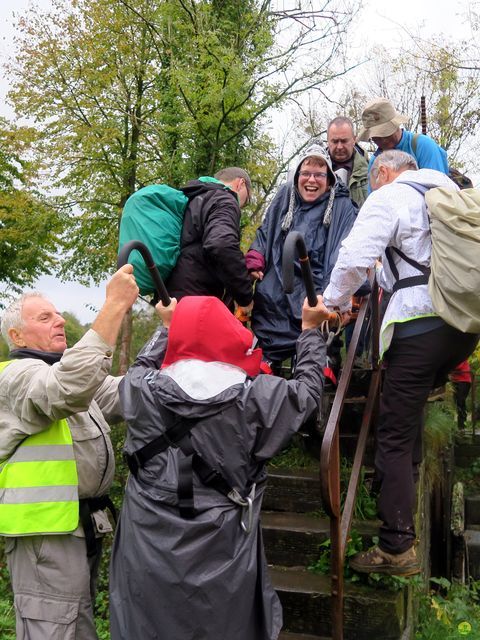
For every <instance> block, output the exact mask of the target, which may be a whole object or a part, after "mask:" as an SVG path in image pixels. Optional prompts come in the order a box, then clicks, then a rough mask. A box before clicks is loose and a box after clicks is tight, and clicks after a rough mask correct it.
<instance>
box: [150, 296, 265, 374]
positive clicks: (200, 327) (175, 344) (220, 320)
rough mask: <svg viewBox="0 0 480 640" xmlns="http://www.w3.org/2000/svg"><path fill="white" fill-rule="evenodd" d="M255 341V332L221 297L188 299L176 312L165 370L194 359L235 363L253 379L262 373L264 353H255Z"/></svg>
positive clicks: (184, 299) (170, 332)
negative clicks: (246, 325)
mask: <svg viewBox="0 0 480 640" xmlns="http://www.w3.org/2000/svg"><path fill="white" fill-rule="evenodd" d="M252 342H253V336H252V333H251V332H250V331H249V330H248V329H246V328H245V327H244V326H243V325H242V323H241V322H240V321H239V320H237V319H236V318H235V317H234V316H233V315H232V313H230V311H229V310H228V309H227V307H226V306H225V305H224V304H223V302H221V301H220V300H219V299H218V298H214V297H210V296H186V297H184V298H182V299H181V300H180V302H179V303H178V305H177V307H176V309H175V311H174V312H173V316H172V322H171V325H170V329H169V332H168V345H167V353H166V354H165V359H164V361H163V364H162V368H163V367H168V366H169V365H171V364H173V363H174V362H178V361H179V360H190V359H195V360H203V361H204V362H225V363H227V364H232V365H234V366H236V367H240V368H241V369H243V370H244V371H245V372H246V373H247V375H249V376H251V377H254V376H256V375H258V374H259V373H260V362H261V360H262V350H261V349H255V350H253V351H252Z"/></svg>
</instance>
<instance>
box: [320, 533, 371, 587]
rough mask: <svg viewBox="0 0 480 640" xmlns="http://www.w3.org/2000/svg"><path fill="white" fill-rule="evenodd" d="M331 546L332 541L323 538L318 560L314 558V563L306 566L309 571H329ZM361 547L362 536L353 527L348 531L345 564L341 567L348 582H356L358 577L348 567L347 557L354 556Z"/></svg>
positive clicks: (324, 572) (325, 572)
mask: <svg viewBox="0 0 480 640" xmlns="http://www.w3.org/2000/svg"><path fill="white" fill-rule="evenodd" d="M331 546H332V542H331V540H330V538H329V539H328V540H325V542H322V544H321V545H319V547H320V555H319V557H318V560H316V561H315V562H314V563H312V564H311V565H309V566H308V567H307V568H308V570H309V571H311V572H312V573H321V574H324V575H327V574H329V573H330V566H331V556H332V551H331ZM362 548H363V541H362V536H361V535H360V534H359V533H358V531H355V529H352V530H351V531H350V538H349V539H348V540H347V546H346V549H345V564H344V567H343V575H344V577H345V579H346V580H349V581H350V582H358V580H359V578H358V574H356V573H355V572H354V571H352V569H350V566H349V564H348V559H349V558H351V557H352V556H354V555H355V554H357V553H359V552H360V551H362Z"/></svg>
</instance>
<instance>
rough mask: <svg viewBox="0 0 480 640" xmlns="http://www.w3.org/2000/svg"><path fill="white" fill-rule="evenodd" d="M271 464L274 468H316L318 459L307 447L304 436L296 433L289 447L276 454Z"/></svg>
mask: <svg viewBox="0 0 480 640" xmlns="http://www.w3.org/2000/svg"><path fill="white" fill-rule="evenodd" d="M269 466H270V467H272V468H273V469H280V468H284V469H316V468H318V460H315V458H314V457H313V456H312V454H311V453H309V452H308V451H307V450H306V449H305V445H304V443H303V438H302V436H301V435H300V434H295V436H294V437H293V438H292V441H291V443H290V444H289V445H288V447H287V448H286V449H284V450H283V451H281V452H280V453H279V454H278V455H276V456H275V457H274V458H273V459H272V460H271V461H270V463H269Z"/></svg>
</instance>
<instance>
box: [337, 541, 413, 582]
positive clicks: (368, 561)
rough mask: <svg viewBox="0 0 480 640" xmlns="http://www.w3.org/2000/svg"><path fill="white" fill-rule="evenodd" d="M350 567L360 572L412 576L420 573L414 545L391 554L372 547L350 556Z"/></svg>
mask: <svg viewBox="0 0 480 640" xmlns="http://www.w3.org/2000/svg"><path fill="white" fill-rule="evenodd" d="M349 564H350V567H351V568H352V569H354V570H355V571H359V572H360V573H385V574H387V575H390V576H413V575H414V574H416V573H420V570H421V569H420V563H419V562H418V559H417V554H416V551H415V547H410V549H407V551H404V552H403V553H398V554H393V553H387V552H386V551H382V549H380V547H378V546H375V547H372V548H371V549H370V550H369V551H363V552H361V553H357V554H356V555H355V556H353V557H352V558H350V561H349Z"/></svg>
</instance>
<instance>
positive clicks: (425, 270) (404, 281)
mask: <svg viewBox="0 0 480 640" xmlns="http://www.w3.org/2000/svg"><path fill="white" fill-rule="evenodd" d="M418 135H419V134H417V133H416V134H414V136H413V140H412V146H413V143H414V142H416V139H417V138H418ZM401 184H408V186H409V187H412V188H413V189H415V191H418V193H420V194H421V195H422V196H425V193H426V192H427V191H428V187H424V186H423V185H421V184H417V183H416V182H402V183H401ZM392 251H395V253H396V254H397V255H399V256H400V257H401V258H402V260H405V262H408V264H409V265H410V266H412V267H413V268H414V269H417V270H418V271H420V273H421V274H422V275H421V276H410V277H408V278H400V275H399V273H398V269H397V265H396V264H395V261H394V259H393V254H392ZM385 255H386V256H387V260H388V265H389V267H390V271H391V272H392V274H393V277H394V278H395V280H396V282H395V284H394V285H393V293H395V291H398V290H399V289H406V288H407V287H417V286H418V285H420V284H428V278H429V277H430V267H426V266H425V265H423V264H420V263H419V262H417V261H416V260H414V259H413V258H410V257H409V256H407V255H406V254H405V253H403V251H401V250H400V249H398V248H397V247H387V248H386V249H385Z"/></svg>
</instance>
